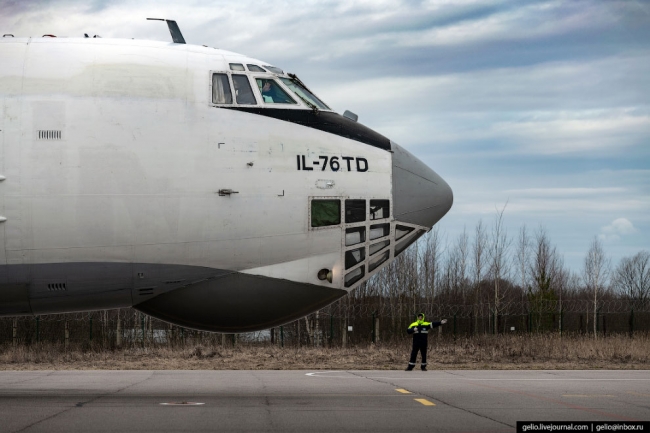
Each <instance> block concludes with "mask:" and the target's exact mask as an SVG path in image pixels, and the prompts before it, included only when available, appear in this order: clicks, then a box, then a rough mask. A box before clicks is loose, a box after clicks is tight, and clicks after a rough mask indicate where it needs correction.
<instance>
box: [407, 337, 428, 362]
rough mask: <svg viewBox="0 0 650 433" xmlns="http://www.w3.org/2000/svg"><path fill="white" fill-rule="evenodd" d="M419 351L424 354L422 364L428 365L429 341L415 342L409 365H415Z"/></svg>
mask: <svg viewBox="0 0 650 433" xmlns="http://www.w3.org/2000/svg"><path fill="white" fill-rule="evenodd" d="M418 352H420V354H421V355H422V365H427V343H426V342H424V343H416V342H415V341H414V342H413V350H411V359H410V360H409V367H414V366H415V360H416V359H417V357H418Z"/></svg>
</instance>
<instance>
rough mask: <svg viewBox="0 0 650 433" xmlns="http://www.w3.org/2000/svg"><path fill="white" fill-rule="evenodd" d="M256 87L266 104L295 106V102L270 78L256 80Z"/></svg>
mask: <svg viewBox="0 0 650 433" xmlns="http://www.w3.org/2000/svg"><path fill="white" fill-rule="evenodd" d="M255 81H256V82H257V87H258V88H259V89H260V93H261V94H262V100H264V102H265V103H266V104H296V101H294V100H293V98H291V96H289V95H288V94H287V92H285V91H284V90H283V89H282V87H280V85H279V84H278V83H276V81H275V80H273V79H271V78H256V79H255Z"/></svg>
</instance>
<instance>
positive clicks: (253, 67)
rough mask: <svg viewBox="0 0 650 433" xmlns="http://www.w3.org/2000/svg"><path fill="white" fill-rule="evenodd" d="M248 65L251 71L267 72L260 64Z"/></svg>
mask: <svg viewBox="0 0 650 433" xmlns="http://www.w3.org/2000/svg"><path fill="white" fill-rule="evenodd" d="M246 66H248V70H249V71H251V72H266V70H265V69H264V68H262V67H260V66H257V65H251V64H248V65H246Z"/></svg>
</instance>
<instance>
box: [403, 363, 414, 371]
mask: <svg viewBox="0 0 650 433" xmlns="http://www.w3.org/2000/svg"><path fill="white" fill-rule="evenodd" d="M413 367H415V364H411V363H410V362H409V365H408V366H407V367H406V370H404V371H411V370H413Z"/></svg>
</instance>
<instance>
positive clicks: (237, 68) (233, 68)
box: [230, 63, 246, 71]
mask: <svg viewBox="0 0 650 433" xmlns="http://www.w3.org/2000/svg"><path fill="white" fill-rule="evenodd" d="M230 70H231V71H245V70H246V69H245V68H244V65H242V64H241V63H231V64H230Z"/></svg>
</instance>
